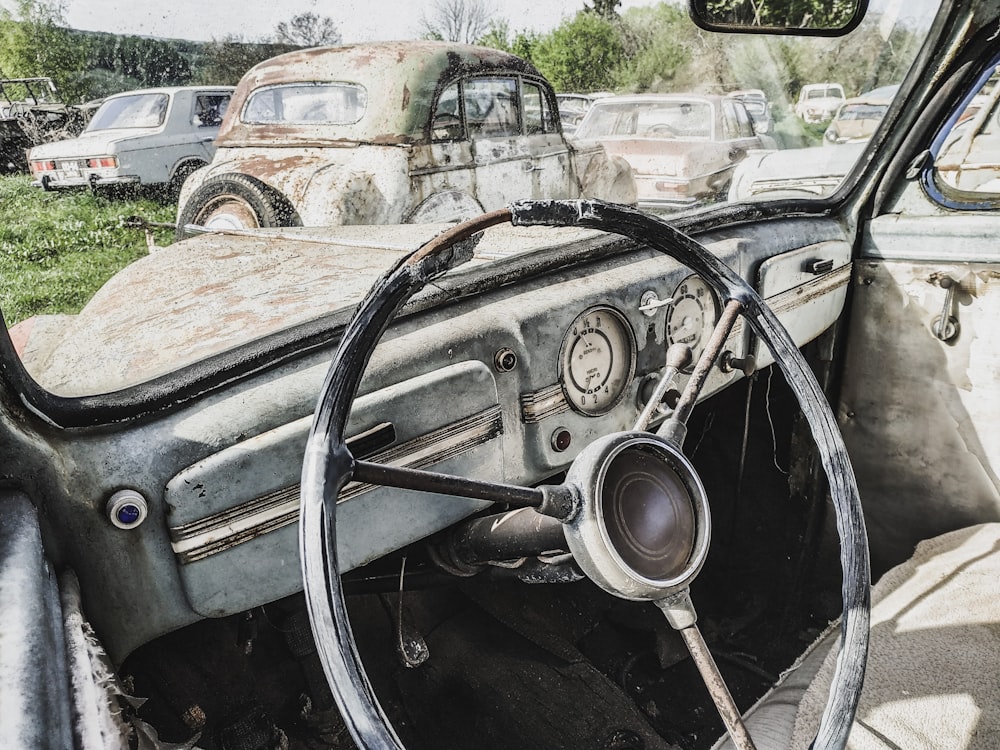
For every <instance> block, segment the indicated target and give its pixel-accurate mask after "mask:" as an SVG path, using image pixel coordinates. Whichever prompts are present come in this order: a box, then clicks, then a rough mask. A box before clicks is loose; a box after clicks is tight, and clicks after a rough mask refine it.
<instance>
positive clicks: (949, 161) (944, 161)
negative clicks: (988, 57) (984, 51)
mask: <svg viewBox="0 0 1000 750" xmlns="http://www.w3.org/2000/svg"><path fill="white" fill-rule="evenodd" d="M998 81H1000V66H998V67H997V68H995V69H994V70H993V71H992V73H991V74H989V75H988V76H987V77H986V78H985V80H983V81H982V83H981V85H980V87H979V88H978V90H977V91H976V93H975V94H974V95H973V96H972V97H971V98H970V99H968V100H967V101H966V103H965V106H964V108H963V109H962V111H961V112H960V113H959V114H958V117H957V118H955V122H954V124H953V125H952V126H951V129H950V130H949V131H948V133H947V134H946V135H945V136H944V138H943V139H942V140H941V145H940V148H939V149H938V150H937V154H936V156H935V159H934V177H935V183H936V185H937V187H938V188H940V190H941V193H942V196H941V198H942V199H943V201H944V202H945V203H949V202H956V203H958V204H962V203H963V198H962V196H963V194H969V193H972V194H974V195H973V196H970V197H969V198H968V199H966V201H965V202H973V203H981V202H983V201H984V199H987V196H989V198H990V199H988V200H989V203H990V204H991V205H989V206H985V205H984V206H982V207H984V208H986V207H990V208H994V207H995V206H996V204H997V202H998V201H1000V85H998Z"/></svg>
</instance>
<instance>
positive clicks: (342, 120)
mask: <svg viewBox="0 0 1000 750" xmlns="http://www.w3.org/2000/svg"><path fill="white" fill-rule="evenodd" d="M367 104H368V92H367V91H366V90H365V88H364V87H363V86H358V85H356V84H352V83H313V82H309V83H301V84H290V85H285V86H272V87H268V88H262V89H259V90H257V91H255V92H254V93H253V94H252V95H251V96H250V98H249V99H248V100H247V103H246V106H245V107H244V108H243V113H242V114H241V115H240V119H241V120H242V121H243V122H248V123H254V124H265V123H271V124H274V123H307V122H308V123H324V124H327V125H351V124H352V123H355V122H357V121H358V120H360V119H361V118H362V117H363V116H364V114H365V107H366V106H367Z"/></svg>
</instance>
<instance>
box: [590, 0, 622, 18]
mask: <svg viewBox="0 0 1000 750" xmlns="http://www.w3.org/2000/svg"><path fill="white" fill-rule="evenodd" d="M621 4H622V0H594V5H593V7H591V6H589V5H587V4H586V3H584V4H583V10H584V12H586V13H596V14H597V15H599V16H601V17H602V18H607V19H608V20H609V21H612V20H614V19H616V18H618V6H619V5H621Z"/></svg>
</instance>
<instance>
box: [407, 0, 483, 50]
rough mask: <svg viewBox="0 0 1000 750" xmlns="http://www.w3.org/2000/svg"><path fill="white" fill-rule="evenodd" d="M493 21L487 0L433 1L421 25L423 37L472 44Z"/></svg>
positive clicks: (422, 17)
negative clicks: (428, 13)
mask: <svg viewBox="0 0 1000 750" xmlns="http://www.w3.org/2000/svg"><path fill="white" fill-rule="evenodd" d="M492 20H493V11H492V10H491V9H490V6H489V5H488V4H487V2H486V0H434V2H432V3H431V8H430V15H423V16H421V18H420V26H421V33H422V36H423V37H424V38H425V39H439V40H443V41H446V42H462V43H463V44H472V43H473V42H475V41H476V40H478V39H480V38H481V37H483V36H485V35H486V34H487V33H488V32H489V30H490V23H491V22H492Z"/></svg>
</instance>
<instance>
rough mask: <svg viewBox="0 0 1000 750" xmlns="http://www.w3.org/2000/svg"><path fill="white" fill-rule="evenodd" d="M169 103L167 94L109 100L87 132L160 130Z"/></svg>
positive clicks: (97, 113)
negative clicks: (138, 129) (127, 129)
mask: <svg viewBox="0 0 1000 750" xmlns="http://www.w3.org/2000/svg"><path fill="white" fill-rule="evenodd" d="M168 101H169V97H168V96H167V95H166V94H136V95H135V96H119V97H115V98H114V99H109V100H108V101H106V102H104V104H102V105H101V106H100V107H99V108H98V109H97V112H95V113H94V117H93V119H92V120H91V121H90V125H88V126H87V130H88V132H93V131H95V130H110V129H112V128H158V127H159V126H160V125H162V124H163V118H164V117H165V116H166V114H167V103H168Z"/></svg>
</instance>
